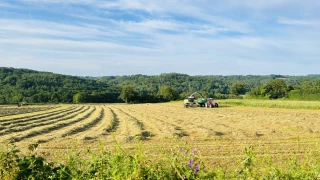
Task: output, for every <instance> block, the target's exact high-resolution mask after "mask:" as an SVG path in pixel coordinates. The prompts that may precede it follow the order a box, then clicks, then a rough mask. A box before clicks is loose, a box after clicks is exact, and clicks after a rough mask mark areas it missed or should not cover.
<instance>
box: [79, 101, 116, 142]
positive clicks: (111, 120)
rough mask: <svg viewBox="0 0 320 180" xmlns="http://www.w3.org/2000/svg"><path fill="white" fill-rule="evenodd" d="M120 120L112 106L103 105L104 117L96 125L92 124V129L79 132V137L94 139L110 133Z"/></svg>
mask: <svg viewBox="0 0 320 180" xmlns="http://www.w3.org/2000/svg"><path fill="white" fill-rule="evenodd" d="M117 122H118V120H117V119H116V118H115V116H114V114H113V112H112V110H111V109H110V108H106V107H103V117H102V119H101V120H100V121H99V122H98V123H96V124H95V125H93V126H92V125H91V127H90V129H88V130H86V131H83V132H81V133H80V134H77V136H76V138H77V139H83V140H92V139H97V138H98V137H101V136H105V135H108V134H109V133H110V132H111V131H113V130H115V129H116V127H117Z"/></svg>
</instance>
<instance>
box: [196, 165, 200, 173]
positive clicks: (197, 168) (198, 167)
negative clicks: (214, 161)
mask: <svg viewBox="0 0 320 180" xmlns="http://www.w3.org/2000/svg"><path fill="white" fill-rule="evenodd" d="M195 170H196V172H198V171H200V164H197V166H196V169H195Z"/></svg>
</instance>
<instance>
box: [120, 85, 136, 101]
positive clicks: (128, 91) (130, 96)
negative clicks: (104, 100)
mask: <svg viewBox="0 0 320 180" xmlns="http://www.w3.org/2000/svg"><path fill="white" fill-rule="evenodd" d="M120 98H121V99H122V100H123V101H124V102H126V103H128V102H133V101H134V100H135V99H136V98H137V92H136V91H135V90H134V89H133V87H132V86H124V87H123V88H122V90H121V94H120Z"/></svg>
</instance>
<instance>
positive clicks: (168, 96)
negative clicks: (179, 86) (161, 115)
mask: <svg viewBox="0 0 320 180" xmlns="http://www.w3.org/2000/svg"><path fill="white" fill-rule="evenodd" d="M159 95H161V96H162V97H163V98H164V99H165V100H167V101H173V100H177V99H179V98H180V95H179V93H178V91H177V90H176V89H174V88H172V87H170V86H164V87H162V88H161V89H160V91H159Z"/></svg>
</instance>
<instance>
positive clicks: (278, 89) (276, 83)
mask: <svg viewBox="0 0 320 180" xmlns="http://www.w3.org/2000/svg"><path fill="white" fill-rule="evenodd" d="M264 89H265V94H266V95H268V96H269V98H270V99H278V98H283V97H285V96H286V94H287V92H288V86H287V84H286V82H285V81H284V80H283V79H275V80H273V81H269V82H268V83H267V84H266V85H265V86H264Z"/></svg>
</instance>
